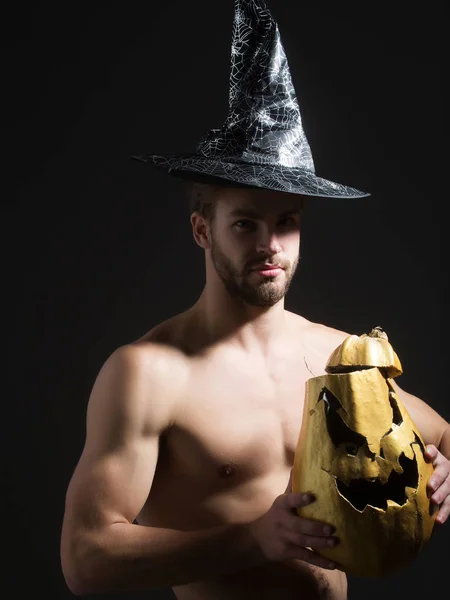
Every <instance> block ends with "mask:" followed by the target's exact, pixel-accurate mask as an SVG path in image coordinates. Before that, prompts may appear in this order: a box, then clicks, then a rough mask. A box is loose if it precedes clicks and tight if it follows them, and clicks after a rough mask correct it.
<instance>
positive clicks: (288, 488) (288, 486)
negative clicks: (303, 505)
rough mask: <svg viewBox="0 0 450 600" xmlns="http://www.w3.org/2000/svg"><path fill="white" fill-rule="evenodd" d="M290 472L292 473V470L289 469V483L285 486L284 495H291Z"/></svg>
mask: <svg viewBox="0 0 450 600" xmlns="http://www.w3.org/2000/svg"><path fill="white" fill-rule="evenodd" d="M292 471H293V468H292V469H291V472H290V473H289V481H288V484H287V486H286V491H285V494H292Z"/></svg>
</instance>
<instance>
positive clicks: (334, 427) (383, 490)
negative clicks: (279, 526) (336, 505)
mask: <svg viewBox="0 0 450 600" xmlns="http://www.w3.org/2000/svg"><path fill="white" fill-rule="evenodd" d="M321 401H322V402H324V404H325V417H326V426H327V430H328V434H329V436H330V440H331V441H332V443H333V445H334V446H335V448H336V449H337V448H342V447H343V448H344V449H345V452H346V453H347V455H348V456H349V460H351V457H352V456H353V457H355V456H356V455H357V454H358V453H359V452H361V451H362V452H363V454H364V455H365V456H366V457H367V459H368V460H370V461H374V460H375V459H376V458H377V455H376V454H375V453H373V452H372V451H371V450H370V449H369V446H368V443H367V439H366V438H365V437H364V436H363V435H361V434H360V433H358V432H357V431H353V430H352V429H351V428H350V427H349V426H348V425H347V424H346V423H345V421H344V420H343V419H342V417H341V415H340V414H339V411H341V412H345V410H344V408H343V406H342V405H341V403H340V402H339V400H338V399H337V398H336V396H335V395H334V394H333V393H332V392H331V391H330V390H329V389H327V388H326V387H324V388H322V391H321V393H320V395H319V399H318V403H319V402H321ZM389 402H390V405H391V408H392V423H393V425H395V426H400V425H401V424H402V421H403V419H402V416H401V412H400V410H399V408H398V405H397V402H396V400H395V398H394V397H393V395H392V391H390V393H389ZM391 432H392V428H391V429H389V431H387V432H386V433H385V434H384V436H383V437H386V436H388V435H389V434H390V433H391ZM414 437H415V441H414V442H413V443H411V444H410V446H411V448H413V446H414V445H418V446H419V447H420V450H421V451H422V454H423V452H424V447H423V444H422V442H421V440H420V438H419V436H418V435H417V434H416V433H415V432H414ZM378 458H379V459H383V460H385V457H384V453H383V448H381V449H380V454H379V456H378ZM398 465H399V466H400V469H399V471H400V472H398V471H396V470H394V469H392V471H391V472H390V475H389V477H388V478H387V480H382V479H381V478H377V477H374V478H370V479H363V478H359V479H351V480H350V481H349V482H348V483H345V482H343V481H341V480H339V479H338V478H337V477H336V476H334V475H333V474H332V473H331V472H330V471H328V470H326V469H323V470H325V471H326V472H327V473H328V474H329V475H330V476H332V477H334V478H335V484H336V487H337V489H338V491H339V493H340V494H341V496H343V497H344V498H345V499H346V500H347V501H348V502H350V504H351V505H352V506H353V507H354V508H355V509H356V510H358V511H363V510H364V509H365V508H366V506H371V507H374V508H379V509H381V510H386V509H387V508H388V504H387V501H388V500H392V501H393V502H395V503H396V504H398V505H399V506H402V505H403V504H405V503H406V502H407V500H408V497H407V493H406V488H413V489H417V487H418V485H419V471H418V466H417V461H416V459H415V458H408V457H407V456H406V455H405V453H404V452H402V453H401V454H400V455H399V456H398Z"/></svg>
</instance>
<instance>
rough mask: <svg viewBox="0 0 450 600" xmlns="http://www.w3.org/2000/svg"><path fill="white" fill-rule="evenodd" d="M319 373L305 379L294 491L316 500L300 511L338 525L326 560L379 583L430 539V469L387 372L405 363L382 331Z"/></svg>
mask: <svg viewBox="0 0 450 600" xmlns="http://www.w3.org/2000/svg"><path fill="white" fill-rule="evenodd" d="M326 371H327V374H326V375H322V376H318V377H313V378H311V379H309V380H308V381H307V383H306V396H305V404H304V409H303V422H302V427H301V431H300V434H299V438H298V443H297V447H296V452H295V458H294V468H293V472H292V491H293V492H311V493H313V494H314V495H315V497H316V501H315V502H313V503H312V504H310V505H308V506H304V507H300V508H298V509H297V512H298V514H299V515H300V516H303V517H306V518H310V519H316V520H319V521H323V522H325V523H329V524H330V525H333V526H334V527H335V528H336V533H335V535H336V536H337V537H339V539H340V544H338V545H337V546H336V547H335V548H330V549H326V550H321V551H320V553H321V554H322V555H323V556H325V557H327V558H329V559H331V560H334V561H336V562H337V563H338V564H339V565H340V566H341V568H342V569H343V570H344V571H346V572H347V573H349V574H352V575H356V576H360V577H380V576H383V575H386V574H388V573H391V572H393V571H395V570H397V569H399V568H400V567H402V566H404V565H406V564H408V563H409V562H411V561H412V560H413V559H414V558H415V557H416V556H417V554H418V552H419V551H420V550H421V549H422V548H423V546H424V545H425V544H426V543H427V542H428V540H429V539H430V537H431V534H432V531H433V527H434V521H435V515H436V511H435V510H432V505H431V503H430V500H429V498H428V497H427V493H426V484H427V482H428V479H429V477H430V476H431V474H432V472H433V467H432V465H431V464H430V463H428V462H426V460H425V458H424V441H423V439H422V437H421V436H420V433H419V431H418V429H417V427H416V425H415V424H414V422H413V421H412V419H411V417H410V415H409V414H408V412H407V410H406V408H405V407H404V405H403V404H402V402H401V400H400V398H399V396H398V394H397V393H396V391H395V388H394V387H393V384H392V379H391V378H389V376H388V375H389V374H396V375H398V374H399V373H401V372H402V367H401V364H400V361H399V359H398V357H397V355H396V354H395V352H394V350H393V349H392V347H391V345H390V344H389V341H388V339H387V336H386V334H385V332H383V330H382V329H381V328H375V329H373V330H372V332H371V333H370V334H369V335H366V334H364V335H362V336H349V337H348V338H346V340H344V342H343V343H342V344H341V346H339V347H338V348H337V349H336V350H335V351H334V352H333V353H332V355H331V356H330V359H329V361H328V363H327V366H326Z"/></svg>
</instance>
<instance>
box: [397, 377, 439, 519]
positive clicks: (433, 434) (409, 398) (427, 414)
mask: <svg viewBox="0 0 450 600" xmlns="http://www.w3.org/2000/svg"><path fill="white" fill-rule="evenodd" d="M393 385H394V387H395V389H396V391H397V393H398V395H399V397H400V399H401V401H402V402H403V404H404V405H405V408H406V410H407V411H408V413H409V414H410V416H411V418H412V420H413V421H414V423H415V424H416V425H417V427H418V429H419V433H420V435H421V436H422V438H423V441H424V442H425V445H426V449H425V453H426V456H427V458H428V460H429V461H430V462H431V463H433V467H434V473H433V475H432V477H431V478H430V481H429V482H428V485H427V488H428V492H429V494H430V496H431V500H432V502H434V503H435V504H436V505H438V506H439V507H440V508H439V513H438V514H437V517H436V520H437V522H438V523H441V524H442V523H445V521H446V520H447V519H448V517H449V516H450V424H449V423H448V422H447V421H446V420H445V419H444V418H443V417H442V416H441V415H439V414H438V413H437V412H436V411H435V410H434V409H433V408H431V406H429V405H428V404H427V403H426V402H424V401H423V400H421V399H420V398H418V397H417V396H414V395H413V394H410V393H409V392H406V391H405V390H403V389H402V388H400V386H399V385H398V384H397V383H396V382H395V381H394V382H393Z"/></svg>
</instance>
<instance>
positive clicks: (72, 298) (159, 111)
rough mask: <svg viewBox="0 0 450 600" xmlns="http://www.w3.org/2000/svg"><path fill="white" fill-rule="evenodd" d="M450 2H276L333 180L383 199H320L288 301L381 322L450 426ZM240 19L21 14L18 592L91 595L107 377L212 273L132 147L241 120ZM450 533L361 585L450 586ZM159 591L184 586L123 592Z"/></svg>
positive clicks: (11, 124)
mask: <svg viewBox="0 0 450 600" xmlns="http://www.w3.org/2000/svg"><path fill="white" fill-rule="evenodd" d="M443 6H444V3H443V2H440V3H439V2H436V3H429V4H428V5H427V6H422V5H417V9H413V8H412V5H411V4H409V5H408V7H407V8H404V7H403V6H401V5H400V4H399V5H398V6H397V4H395V3H385V4H384V3H381V4H380V3H378V4H374V5H366V4H364V5H358V9H357V10H355V7H354V6H353V7H351V8H350V5H348V6H347V5H346V4H345V3H344V4H343V3H333V4H332V7H330V5H329V4H328V3H320V2H319V3H302V2H295V3H294V2H292V1H289V0H272V3H271V7H272V11H273V13H274V15H275V18H276V19H277V20H278V23H279V26H280V30H281V34H282V38H283V40H284V45H285V48H286V52H287V54H288V58H289V60H290V65H291V72H292V76H293V79H294V83H295V86H296V89H297V95H298V98H299V102H300V106H301V110H302V114H303V119H304V125H305V129H306V132H307V135H308V137H309V141H310V144H311V147H312V151H313V155H314V158H315V162H316V170H317V172H318V174H320V175H322V176H324V177H328V178H330V179H334V180H335V181H340V182H342V183H346V184H348V185H353V186H355V187H358V188H360V189H363V190H367V191H370V192H372V196H371V197H370V198H367V199H362V200H346V201H343V200H334V201H331V200H317V201H316V200H314V202H311V203H310V205H309V208H308V211H307V214H306V216H305V222H304V228H303V233H302V261H301V266H300V269H299V272H298V275H297V278H296V281H295V283H294V284H293V287H292V288H291V291H290V292H289V295H288V297H287V300H286V305H287V307H288V308H289V309H291V310H294V311H296V312H300V313H301V314H303V315H305V316H306V317H308V318H310V319H312V320H317V321H321V322H324V323H326V324H329V325H332V326H334V327H338V328H342V329H344V330H346V331H349V332H352V333H363V332H365V331H368V330H369V329H370V328H371V327H372V326H374V325H382V326H383V327H384V328H385V329H386V331H387V332H388V334H389V337H390V340H391V342H392V343H393V345H394V347H395V349H396V350H397V352H398V354H399V356H400V358H401V361H402V363H403V367H404V374H403V375H402V376H401V378H400V379H399V380H398V381H399V383H400V385H402V387H404V388H405V389H407V390H409V391H411V392H413V393H415V394H417V395H419V396H420V397H422V398H424V399H425V400H426V401H428V402H429V403H430V404H431V406H433V407H434V408H435V409H436V410H438V411H439V412H440V413H441V414H442V415H443V416H444V417H446V418H447V419H449V418H450V410H449V404H448V399H447V386H446V371H447V369H448V359H449V352H448V349H447V345H446V336H447V334H448V326H447V322H446V319H445V317H444V310H445V307H446V294H447V288H448V276H447V265H448V259H447V257H446V256H447V255H446V250H447V243H446V238H445V230H446V226H447V225H446V220H445V217H444V209H445V204H446V201H447V187H446V179H447V178H446V165H444V162H445V161H446V159H447V158H448V151H447V149H445V151H444V150H443V149H442V148H441V146H442V143H443V142H444V141H446V139H447V136H446V135H445V127H446V122H445V118H446V114H445V112H444V104H445V101H444V81H445V76H444V73H445V71H446V69H447V67H448V65H447V62H446V59H445V57H444V53H443V49H444V37H443V32H444V22H445V20H444V17H443ZM424 11H426V12H424ZM232 14H233V5H232V1H231V0H220V1H216V2H210V1H207V0H192V2H184V1H181V0H166V1H165V2H161V3H159V2H153V3H152V2H147V3H134V4H133V3H132V4H125V3H103V5H100V3H99V4H98V5H96V4H95V5H94V3H90V4H89V5H88V4H87V3H86V4H84V3H82V4H81V7H80V5H77V4H75V5H68V4H65V3H62V4H61V3H60V4H59V5H58V6H56V5H55V6H52V7H49V6H44V7H42V6H40V7H39V8H38V7H36V6H33V7H32V8H30V9H27V10H25V9H23V8H22V7H21V6H19V7H17V6H16V8H13V7H10V8H9V9H8V10H6V11H4V13H3V25H4V35H3V38H2V45H3V46H4V48H3V51H2V63H3V64H2V100H3V111H2V112H3V117H4V119H3V120H4V127H3V133H2V138H3V140H2V141H3V144H2V146H3V148H2V150H3V153H4V160H3V165H4V178H3V180H4V187H3V192H4V195H3V194H2V203H1V206H2V215H3V219H2V224H3V240H4V241H5V250H4V258H5V261H4V265H5V266H4V270H3V275H4V281H5V282H6V283H7V291H6V292H5V291H4V294H3V296H4V300H6V301H7V303H8V306H7V307H6V309H5V311H4V321H5V322H4V325H6V327H7V331H8V332H9V333H8V337H7V344H5V350H6V351H7V358H6V361H5V365H6V370H5V375H6V378H5V380H6V381H7V382H9V383H10V386H9V387H7V388H6V390H7V392H6V393H5V398H4V403H3V406H4V419H3V429H4V434H3V436H2V440H4V441H5V442H6V444H5V450H4V452H3V461H2V494H1V497H2V501H3V503H4V508H3V511H2V515H3V520H4V524H5V525H6V527H5V528H4V532H3V536H2V538H3V539H2V542H3V543H2V546H3V548H4V549H5V550H6V554H7V562H6V567H5V570H4V577H3V576H2V580H3V586H5V589H6V586H7V585H9V584H11V585H12V586H13V588H14V594H13V596H14V597H15V596H16V595H19V594H20V595H21V594H22V593H24V594H25V596H26V597H28V598H33V597H35V596H37V595H38V594H39V595H40V596H41V595H43V596H44V597H45V598H49V599H58V600H63V599H66V598H70V597H72V595H71V594H70V592H69V591H68V589H67V588H66V586H65V583H64V580H63V578H62V574H61V571H60V565H59V533H60V526H61V519H62V513H63V503H64V494H65V489H66V486H67V483H68V480H69V478H70V476H71V473H72V470H73V468H74V466H75V464H76V461H77V459H78V456H79V454H80V452H81V448H82V444H83V441H84V417H85V410H86V403H87V398H88V395H89V391H90V388H91V386H92V384H93V381H94V378H95V375H96V373H97V372H98V370H99V368H100V366H101V364H102V363H103V361H104V360H105V358H106V357H107V356H108V355H109V354H110V353H111V352H112V351H113V349H114V348H116V347H117V346H118V345H120V344H123V343H126V342H128V341H130V340H132V339H134V338H135V337H137V336H139V335H141V334H142V333H144V332H145V331H146V330H148V329H149V328H150V327H152V326H153V325H154V324H156V323H157V322H160V321H161V320H163V319H165V318H167V317H169V316H171V315H173V314H174V313H176V312H179V311H181V310H184V309H185V308H186V307H187V306H188V305H190V304H191V303H192V302H193V301H195V299H196V298H197V296H198V295H199V293H200V291H201V288H202V285H203V283H204V267H203V257H202V252H201V251H200V250H199V249H198V247H197V246H195V244H194V242H193V240H192V236H191V232H190V229H189V222H188V212H187V208H186V203H185V202H184V200H183V197H182V195H181V192H180V188H179V186H178V184H177V182H176V180H174V179H173V178H171V177H170V176H168V175H165V174H163V173H160V172H157V171H156V170H154V169H153V168H152V167H150V166H147V165H144V164H141V163H137V162H133V161H131V160H129V158H128V157H129V156H130V155H131V154H137V153H145V152H172V151H191V150H193V147H194V146H195V143H196V142H197V140H198V138H199V137H200V136H201V135H203V134H204V133H205V132H206V131H207V130H208V129H209V128H211V127H217V126H220V125H221V124H222V122H223V120H224V118H225V115H226V109H227V92H228V67H229V44H230V36H231V23H232ZM5 413H6V414H5ZM449 528H450V524H447V526H446V527H444V528H441V529H440V530H439V531H438V532H437V534H436V535H435V537H434V538H433V539H432V541H431V542H430V544H429V545H428V546H427V548H426V549H425V550H424V552H423V553H422V554H421V555H420V556H419V558H418V559H417V561H416V562H415V563H414V564H413V565H412V566H411V567H409V568H408V569H405V570H402V571H401V572H399V573H397V574H395V575H393V576H391V577H389V578H387V579H383V580H380V581H372V580H359V579H355V578H350V598H351V599H352V600H353V599H356V598H362V597H364V598H368V599H370V598H373V599H375V598H378V597H379V596H380V595H383V596H384V597H385V598H389V597H390V598H399V597H408V598H409V599H410V600H414V599H417V598H421V597H422V596H424V595H428V593H429V592H430V585H432V584H433V587H434V586H438V587H442V586H447V587H448V573H447V570H448V565H449V558H450V556H449V554H450V553H449V531H450V529H449ZM5 531H6V534H5ZM369 543H370V541H369ZM4 566H5V563H4ZM446 569H447V570H446ZM138 596H139V597H140V596H142V597H148V598H155V599H156V598H170V597H172V595H171V593H170V592H165V591H160V592H158V591H152V592H147V593H142V594H141V593H135V594H131V593H124V594H118V595H117V598H132V597H133V598H134V597H138ZM106 597H108V598H109V597H111V598H112V597H114V598H115V597H116V596H115V595H114V596H113V595H109V596H106ZM106 597H105V598H106Z"/></svg>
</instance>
